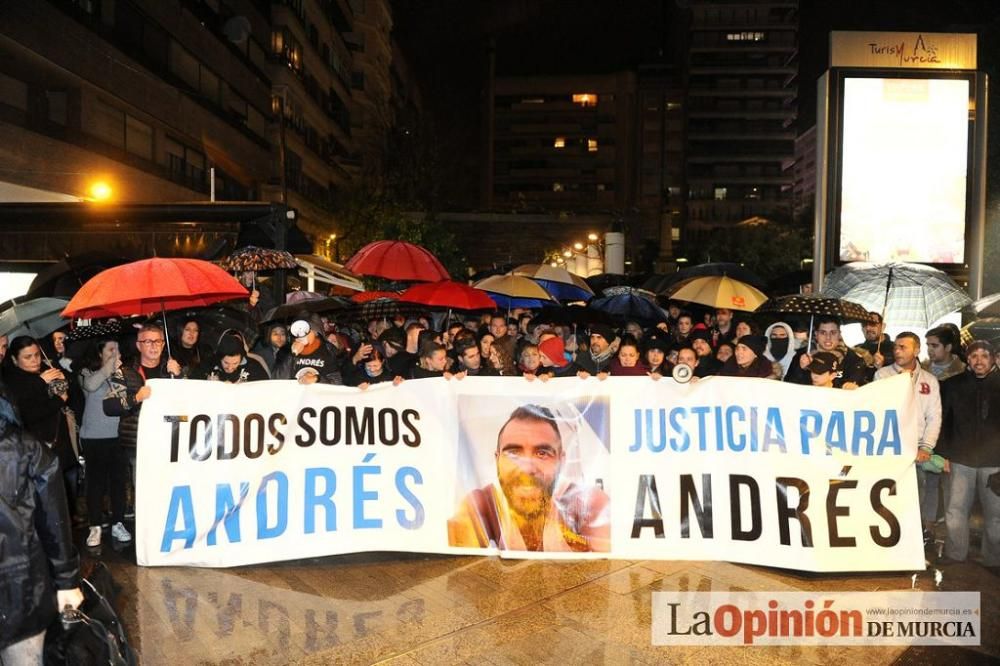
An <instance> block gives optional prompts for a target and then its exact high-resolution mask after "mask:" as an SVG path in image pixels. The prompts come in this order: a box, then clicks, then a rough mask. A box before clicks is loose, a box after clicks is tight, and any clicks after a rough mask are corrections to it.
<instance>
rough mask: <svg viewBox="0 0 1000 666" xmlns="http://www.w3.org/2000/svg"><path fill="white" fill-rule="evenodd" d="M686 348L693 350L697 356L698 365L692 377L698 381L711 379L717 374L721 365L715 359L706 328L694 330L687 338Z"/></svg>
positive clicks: (709, 334) (709, 335)
mask: <svg viewBox="0 0 1000 666" xmlns="http://www.w3.org/2000/svg"><path fill="white" fill-rule="evenodd" d="M687 346H689V347H691V349H693V350H694V353H695V354H697V356H698V364H697V365H696V366H695V369H694V376H695V377H698V378H699V379H701V378H704V377H711V376H712V375H717V374H719V370H721V369H722V363H720V362H719V361H718V360H717V359H716V358H715V350H713V349H712V333H711V331H709V330H708V329H706V328H696V329H694V330H692V331H691V335H689V336H688V344H687Z"/></svg>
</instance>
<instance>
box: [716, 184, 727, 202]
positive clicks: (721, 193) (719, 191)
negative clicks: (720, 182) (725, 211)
mask: <svg viewBox="0 0 1000 666" xmlns="http://www.w3.org/2000/svg"><path fill="white" fill-rule="evenodd" d="M725 198H726V188H724V187H717V188H715V200H716V201H723V200H724V199H725Z"/></svg>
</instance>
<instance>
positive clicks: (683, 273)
mask: <svg viewBox="0 0 1000 666" xmlns="http://www.w3.org/2000/svg"><path fill="white" fill-rule="evenodd" d="M722 275H724V276H726V277H729V278H732V279H734V280H739V281H740V282H745V283H747V284H749V285H751V286H753V287H756V288H757V289H761V290H764V288H765V287H767V281H766V280H763V279H761V277H760V276H758V275H757V274H756V273H754V272H753V271H751V270H748V269H746V268H744V267H743V266H740V265H739V264H734V263H730V262H725V261H719V262H713V263H710V264H698V265H697V266H689V267H688V268H682V269H681V270H679V271H677V272H676V273H674V274H672V275H670V276H668V277H669V278H670V279H669V280H661V281H660V284H661V285H662V286H661V287H660V289H658V290H656V293H657V294H661V293H663V292H664V291H667V290H669V289H671V288H673V287H676V286H677V285H678V284H680V283H681V282H684V281H685V280H690V279H691V278H696V277H711V276H722Z"/></svg>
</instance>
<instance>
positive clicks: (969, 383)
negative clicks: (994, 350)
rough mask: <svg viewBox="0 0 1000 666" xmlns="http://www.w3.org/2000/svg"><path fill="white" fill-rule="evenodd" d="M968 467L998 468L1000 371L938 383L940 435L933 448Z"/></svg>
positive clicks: (967, 375) (962, 375) (962, 376)
mask: <svg viewBox="0 0 1000 666" xmlns="http://www.w3.org/2000/svg"><path fill="white" fill-rule="evenodd" d="M934 451H935V453H939V454H941V455H942V456H944V457H945V458H948V459H949V460H951V461H952V462H955V463H958V464H960V465H965V466H967V467H1000V372H998V371H997V370H995V369H994V370H992V371H991V372H990V373H989V374H988V375H986V376H985V377H983V378H982V379H980V378H978V377H976V375H975V374H973V373H972V372H964V373H962V374H961V375H956V376H954V377H952V378H951V379H946V380H945V381H943V382H941V435H940V437H939V438H938V444H937V446H936V447H935V448H934Z"/></svg>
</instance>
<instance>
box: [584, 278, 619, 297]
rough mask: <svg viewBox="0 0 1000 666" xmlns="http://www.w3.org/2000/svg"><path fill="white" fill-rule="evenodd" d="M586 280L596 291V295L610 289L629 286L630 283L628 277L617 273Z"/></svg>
mask: <svg viewBox="0 0 1000 666" xmlns="http://www.w3.org/2000/svg"><path fill="white" fill-rule="evenodd" d="M584 280H585V281H586V282H587V284H589V285H590V288H591V289H593V290H594V293H595V294H599V293H601V292H602V291H604V290H605V289H607V288H609V287H621V286H628V285H629V282H630V280H629V278H628V276H626V275H619V274H617V273H600V274H598V275H591V276H590V277H588V278H584Z"/></svg>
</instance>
